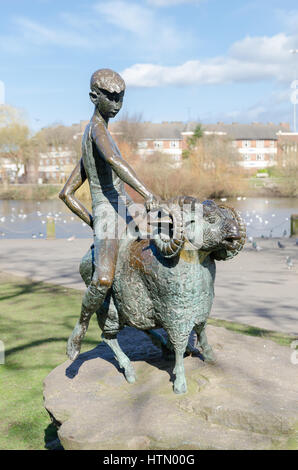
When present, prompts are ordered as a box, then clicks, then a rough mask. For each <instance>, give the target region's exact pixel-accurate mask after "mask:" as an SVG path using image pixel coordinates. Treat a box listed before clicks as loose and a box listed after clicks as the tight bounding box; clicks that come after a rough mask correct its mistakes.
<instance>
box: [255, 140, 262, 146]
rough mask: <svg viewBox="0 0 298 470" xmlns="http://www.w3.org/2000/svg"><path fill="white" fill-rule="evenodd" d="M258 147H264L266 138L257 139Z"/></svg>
mask: <svg viewBox="0 0 298 470" xmlns="http://www.w3.org/2000/svg"><path fill="white" fill-rule="evenodd" d="M256 147H264V140H257V141H256Z"/></svg>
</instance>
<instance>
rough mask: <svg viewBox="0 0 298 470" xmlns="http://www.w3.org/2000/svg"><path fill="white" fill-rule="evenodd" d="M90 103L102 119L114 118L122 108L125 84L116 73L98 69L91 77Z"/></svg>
mask: <svg viewBox="0 0 298 470" xmlns="http://www.w3.org/2000/svg"><path fill="white" fill-rule="evenodd" d="M90 88H91V91H90V93H89V96H90V99H91V101H92V103H93V104H94V105H95V106H96V107H97V108H98V111H99V112H100V114H101V115H102V116H103V117H104V118H111V117H115V116H116V114H117V113H118V112H119V111H120V109H121V107H122V102H123V97H124V92H125V82H124V80H123V78H121V77H120V75H119V74H118V73H117V72H114V71H113V70H111V69H99V70H97V71H96V72H94V74H93V75H92V77H91V80H90Z"/></svg>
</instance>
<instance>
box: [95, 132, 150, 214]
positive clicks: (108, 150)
mask: <svg viewBox="0 0 298 470" xmlns="http://www.w3.org/2000/svg"><path fill="white" fill-rule="evenodd" d="M92 138H93V140H94V142H95V144H96V147H97V149H98V151H99V153H100V155H101V156H103V158H104V159H105V160H106V162H108V163H109V164H110V165H111V167H112V168H113V170H114V171H115V173H116V174H117V176H119V178H121V180H122V181H124V183H127V184H128V185H129V186H130V187H131V188H133V189H134V190H135V191H137V192H138V193H139V194H141V196H143V198H144V199H145V204H146V207H147V210H151V209H155V208H156V207H157V205H158V201H157V198H156V197H155V196H154V195H153V194H152V193H151V192H150V191H149V190H148V189H147V188H146V186H145V185H144V183H142V181H140V180H139V179H138V177H137V175H136V173H135V172H134V170H133V169H132V168H131V167H130V166H129V164H128V163H127V162H126V161H125V160H124V159H123V158H122V157H121V156H120V155H118V154H117V153H116V152H114V151H113V147H112V145H111V141H110V138H109V135H108V133H107V131H106V128H105V126H104V125H103V124H101V123H100V124H97V125H95V126H94V127H93V129H92Z"/></svg>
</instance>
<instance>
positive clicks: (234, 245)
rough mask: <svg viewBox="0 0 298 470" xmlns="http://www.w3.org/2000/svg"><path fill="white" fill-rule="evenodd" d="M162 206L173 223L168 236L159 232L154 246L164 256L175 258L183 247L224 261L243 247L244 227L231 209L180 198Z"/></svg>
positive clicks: (211, 202)
mask: <svg viewBox="0 0 298 470" xmlns="http://www.w3.org/2000/svg"><path fill="white" fill-rule="evenodd" d="M163 207H164V211H166V212H167V213H168V214H169V216H170V218H171V220H172V223H171V224H170V225H171V228H170V233H167V234H165V233H163V232H162V231H161V232H160V233H158V235H157V236H156V237H155V243H156V245H157V247H158V248H159V250H160V251H161V252H162V253H163V255H164V256H165V257H169V258H170V257H173V256H176V255H177V254H178V253H179V251H180V250H181V249H182V247H183V246H185V248H188V249H197V250H200V251H204V252H209V253H210V254H211V256H212V257H213V258H214V259H216V260H226V259H231V258H233V257H234V256H236V255H237V254H238V253H239V251H241V250H242V248H243V246H244V244H245V238H246V230H245V224H244V222H243V220H242V219H241V217H240V215H239V214H238V213H237V212H236V211H235V210H234V209H232V208H230V207H226V206H223V205H218V204H216V203H215V202H214V201H211V200H206V201H204V202H203V203H202V202H200V201H199V200H198V199H195V198H191V197H179V198H177V199H175V200H173V201H170V202H167V203H165V204H164V206H163Z"/></svg>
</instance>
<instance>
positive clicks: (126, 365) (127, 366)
mask: <svg viewBox="0 0 298 470" xmlns="http://www.w3.org/2000/svg"><path fill="white" fill-rule="evenodd" d="M102 340H103V341H104V342H105V343H106V344H107V345H108V346H110V348H111V349H112V351H113V353H114V356H115V359H116V360H117V361H118V364H119V366H120V367H121V369H124V375H125V378H126V380H127V382H129V383H134V382H135V381H136V374H135V371H134V368H133V366H132V363H131V362H130V360H129V358H128V357H127V356H126V354H125V353H124V352H123V351H122V349H121V348H120V345H119V343H118V341H117V335H116V334H115V335H108V334H104V333H103V335H102Z"/></svg>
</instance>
